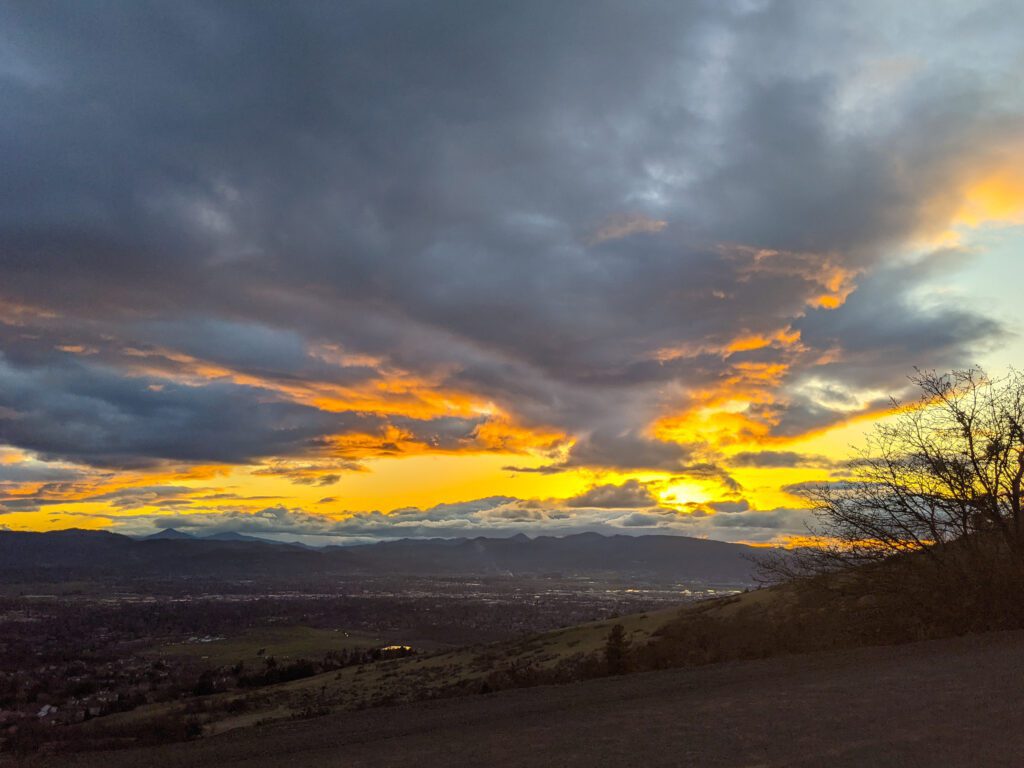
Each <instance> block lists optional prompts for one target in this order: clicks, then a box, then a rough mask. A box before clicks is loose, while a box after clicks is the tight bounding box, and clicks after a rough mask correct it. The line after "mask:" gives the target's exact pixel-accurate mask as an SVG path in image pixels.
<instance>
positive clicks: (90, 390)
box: [0, 356, 476, 468]
mask: <svg viewBox="0 0 1024 768" xmlns="http://www.w3.org/2000/svg"><path fill="white" fill-rule="evenodd" d="M400 423H401V426H402V427H403V428H404V429H405V431H406V432H407V434H409V435H410V436H411V438H412V439H413V440H415V441H419V442H423V443H426V444H428V445H438V446H440V447H445V446H449V445H450V444H451V443H452V441H458V440H460V439H461V440H469V439H471V436H472V432H473V430H474V429H475V428H476V423H475V422H472V421H467V420H464V419H452V418H438V419H430V420H415V419H409V418H402V419H401V420H400ZM386 426H387V422H386V421H385V420H384V419H382V418H381V417H379V416H376V415H373V414H365V413H357V412H351V411H350V412H341V413H333V412H327V411H322V410H319V409H317V408H313V407H310V406H305V405H301V404H298V403H294V402H291V401H288V400H282V399H281V398H280V397H279V395H278V394H277V393H275V392H272V391H268V390H264V389H260V388H258V387H252V386H244V385H238V384H234V383H231V382H228V381H213V382H210V383H207V384H205V385H203V386H198V387H196V386H185V385H179V384H175V383H169V382H163V381H159V382H157V381H154V380H152V379H145V378H134V377H131V378H129V377H124V376H121V375H119V374H118V373H117V372H116V371H113V370H110V369H106V368H102V367H97V366H93V365H89V364H84V363H81V362H78V361H77V360H74V359H71V360H64V361H62V362H57V361H54V362H52V363H51V364H50V365H48V366H46V367H44V368H18V367H14V366H11V365H10V364H9V363H8V362H7V361H6V360H5V359H4V358H3V356H0V443H6V444H10V445H17V446H20V447H23V448H26V449H29V450H31V451H34V452H37V453H38V454H39V455H40V456H42V457H43V458H46V459H62V460H69V461H75V462H79V463H83V464H91V465H93V466H98V467H121V468H128V467H145V466H150V465H154V464H158V463H160V462H161V461H164V460H170V461H179V462H186V463H196V462H223V463H229V464H232V463H234V464H237V463H245V462H251V461H255V460H258V459H262V458H267V457H274V456H280V455H306V454H310V453H314V452H316V450H317V449H319V448H322V447H323V446H324V441H325V440H326V438H328V437H329V436H331V435H338V434H345V433H360V434H368V435H371V436H374V435H376V436H379V438H380V439H379V443H378V445H379V450H380V451H381V452H389V453H397V452H400V450H401V449H400V448H399V447H398V446H395V445H393V444H391V443H389V442H388V441H386V439H385V427H386ZM329 466H330V467H346V465H345V463H344V462H337V461H334V462H332V463H330V464H329Z"/></svg>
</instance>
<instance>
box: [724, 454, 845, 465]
mask: <svg viewBox="0 0 1024 768" xmlns="http://www.w3.org/2000/svg"><path fill="white" fill-rule="evenodd" d="M833 464H834V462H833V461H832V459H829V458H826V457H825V456H813V455H808V454H804V453H797V452H795V451H741V452H740V453H736V454H733V455H732V456H730V457H729V465H730V466H733V467H756V468H758V469H765V468H768V469H776V468H779V467H787V468H788V467H831V466H833Z"/></svg>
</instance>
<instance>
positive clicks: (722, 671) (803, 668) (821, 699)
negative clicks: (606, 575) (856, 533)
mask: <svg viewBox="0 0 1024 768" xmlns="http://www.w3.org/2000/svg"><path fill="white" fill-rule="evenodd" d="M1022 718H1024V633H999V634H993V635H984V636H976V637H970V638H960V639H955V640H947V641H938V642H929V643H919V644H915V645H907V646H901V647H896V648H869V649H861V650H856V651H843V652H833V653H823V654H814V655H809V656H794V657H789V658H782V659H771V660H765V661H754V662H742V663H732V664H720V665H714V666H709V667H703V668H699V669H690V670H673V671H668V672H657V673H650V674H643V675H632V676H628V677H622V678H615V679H606V680H596V681H592V682H587V683H580V684H575V685H569V686H562V687H550V688H535V689H529V690H519V691H509V692H504V693H500V694H492V695H488V696H474V697H469V698H464V699H456V700H449V701H439V702H426V703H421V704H415V705H407V706H401V707H394V708H390V709H378V710H367V711H363V712H358V713H350V714H339V715H330V716H327V717H323V718H319V719H315V720H307V721H302V722H296V723H288V724H282V725H277V726H269V727H264V728H258V729H252V730H249V731H243V732H234V733H228V734H225V735H223V736H219V737H214V738H209V739H205V740H202V741H199V742H194V743H190V744H182V745H174V746H169V747H163V748H159V749H155V750H149V751H147V752H134V753H133V752H122V753H111V754H103V755H91V756H82V757H80V758H78V759H75V760H69V759H67V758H63V759H61V760H60V761H59V762H60V765H62V766H69V768H70V767H71V766H80V767H81V768H86V767H88V768H100V767H102V768H121V766H125V767H127V766H132V767H133V768H135V767H137V766H149V767H151V768H172V767H173V768H207V767H209V768H214V767H216V768H233V767H235V766H246V768H279V767H280V768H349V767H352V768H362V767H363V766H365V767H366V768H369V767H370V766H373V768H390V767H391V766H395V767H397V766H403V768H406V767H411V768H450V767H452V766H487V767H488V768H495V767H496V766H510V767H515V768H527V767H530V768H533V767H535V766H559V767H561V766H573V767H575V766H579V767H580V768H583V767H584V766H586V768H592V767H593V766H630V765H637V766H643V767H644V768H648V767H649V766H689V765H693V766H751V767H753V766H764V767H766V768H767V767H768V766H771V767H774V766H871V767H872V768H886V767H888V766H900V767H901V768H903V767H909V766H1021V765H1024V727H1022ZM54 764H56V763H54Z"/></svg>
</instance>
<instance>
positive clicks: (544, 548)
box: [0, 529, 764, 583]
mask: <svg viewBox="0 0 1024 768" xmlns="http://www.w3.org/2000/svg"><path fill="white" fill-rule="evenodd" d="M763 551H764V550H759V549H755V548H753V547H749V546H746V545H743V544H730V543H726V542H720V541H710V540H706V539H695V538H688V537H685V536H621V535H620V536H604V535H601V534H597V533H581V534H575V535H571V536H563V537H555V536H538V537H535V538H530V537H528V536H525V535H521V534H520V535H517V536H512V537H510V538H487V537H477V538H459V539H401V540H397V541H386V542H379V543H375V544H363V545H353V546H329V547H323V548H320V549H313V548H310V547H306V546H303V545H299V544H284V543H278V542H271V541H267V540H264V539H259V538H256V537H252V536H245V535H244V534H237V533H222V534H216V535H213V536H209V537H203V538H200V537H195V536H192V535H191V534H188V533H183V532H181V531H176V530H174V529H168V530H164V531H161V532H159V533H157V534H154V535H152V536H148V537H146V538H143V539H134V538H130V537H128V536H123V535H121V534H116V533H110V532H107V531H85V530H79V529H68V530H63V531H51V532H45V533H27V532H16V531H0V574H7V575H9V576H10V575H19V574H20V575H22V576H39V577H61V578H66V577H70V576H79V577H100V576H124V577H151V578H174V577H184V578H190V577H206V578H264V579H266V578H274V577H280V578H288V579H295V578H316V577H319V576H328V577H339V576H344V575H353V576H355V575H388V576H400V575H409V576H441V577H443V576H469V575H505V576H530V575H535V576H539V575H558V576H577V575H579V576H586V575H593V576H596V575H605V576H608V575H618V576H624V577H644V578H655V579H659V580H666V579H667V580H679V581H684V580H685V581H704V582H728V583H743V582H751V581H752V577H751V571H752V569H753V563H752V560H751V558H753V557H754V556H755V555H757V554H758V553H761V552H763Z"/></svg>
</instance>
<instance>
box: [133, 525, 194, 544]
mask: <svg viewBox="0 0 1024 768" xmlns="http://www.w3.org/2000/svg"><path fill="white" fill-rule="evenodd" d="M144 538H145V540H146V541H150V540H152V539H194V538H195V536H193V535H192V534H191V533H185V532H184V531H179V530H178V529H177V528H164V529H163V530H162V531H157V532H156V533H154V534H151V535H149V536H145V537H144Z"/></svg>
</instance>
